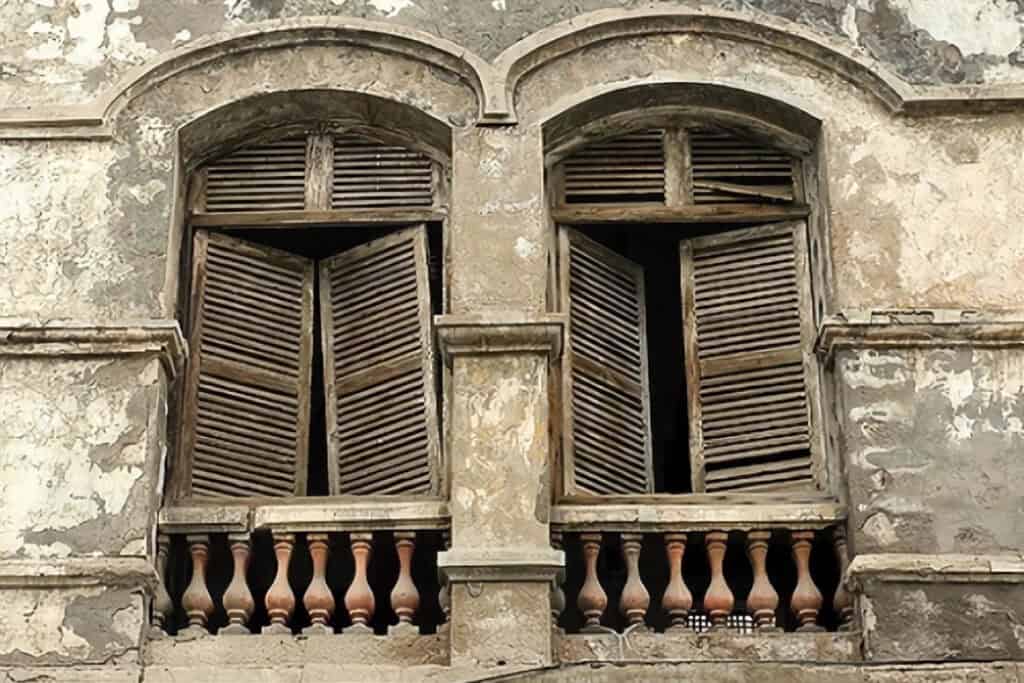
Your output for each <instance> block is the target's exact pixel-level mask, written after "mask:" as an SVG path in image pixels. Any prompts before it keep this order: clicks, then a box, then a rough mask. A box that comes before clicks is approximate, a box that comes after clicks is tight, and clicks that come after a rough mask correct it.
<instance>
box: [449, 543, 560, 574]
mask: <svg viewBox="0 0 1024 683" xmlns="http://www.w3.org/2000/svg"><path fill="white" fill-rule="evenodd" d="M437 568H438V570H439V571H441V572H443V573H444V575H445V576H446V577H447V578H448V580H449V581H453V582H458V583H504V582H514V583H547V582H549V581H552V580H553V579H554V578H555V577H556V576H558V574H559V572H561V571H562V570H563V569H564V568H565V553H564V552H563V551H561V550H555V549H554V548H536V547H525V548H516V547H509V548H500V549H493V550H482V549H470V550H447V551H444V552H440V553H438V554H437Z"/></svg>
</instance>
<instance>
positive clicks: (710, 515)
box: [551, 503, 846, 533]
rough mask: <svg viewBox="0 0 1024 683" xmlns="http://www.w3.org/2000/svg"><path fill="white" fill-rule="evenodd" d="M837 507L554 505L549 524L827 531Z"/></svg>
mask: <svg viewBox="0 0 1024 683" xmlns="http://www.w3.org/2000/svg"><path fill="white" fill-rule="evenodd" d="M845 519H846V508H845V507H844V506H843V505H839V504H837V503H794V504H776V505H685V504H676V505H672V504H651V505H571V504H569V505H565V504H560V505H555V506H554V507H553V508H552V510H551V525H552V526H554V527H561V528H563V529H566V530H569V531H629V532H635V533H658V532H687V531H693V532H700V531H731V530H739V531H750V530H753V529H791V530H797V529H799V530H812V529H825V528H828V527H830V526H834V525H836V524H839V523H842V522H843V521H845Z"/></svg>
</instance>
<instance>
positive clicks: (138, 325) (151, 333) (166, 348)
mask: <svg viewBox="0 0 1024 683" xmlns="http://www.w3.org/2000/svg"><path fill="white" fill-rule="evenodd" d="M148 354H156V355H158V356H159V357H160V360H161V361H162V362H163V364H164V367H165V368H166V369H167V372H168V374H169V375H170V377H171V379H172V380H173V379H174V378H175V377H176V376H177V375H178V373H179V372H180V371H181V369H182V367H183V366H184V363H185V359H186V358H187V357H188V344H187V342H186V341H185V337H184V335H182V333H181V327H180V326H179V325H178V321H177V320H167V319H152V320H130V321H124V322H112V323H90V322H78V321H74V320H42V321H40V320H30V319H24V318H0V357H3V356H51V357H52V356H134V355H148Z"/></svg>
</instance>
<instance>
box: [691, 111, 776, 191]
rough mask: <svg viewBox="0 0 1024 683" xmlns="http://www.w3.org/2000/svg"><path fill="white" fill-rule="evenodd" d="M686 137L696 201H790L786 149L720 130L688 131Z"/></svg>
mask: <svg viewBox="0 0 1024 683" xmlns="http://www.w3.org/2000/svg"><path fill="white" fill-rule="evenodd" d="M689 139H690V164H691V168H692V172H693V201H694V203H695V204H711V203H736V202H743V203H746V202H757V201H764V200H769V201H780V202H791V201H793V197H794V190H793V159H792V157H790V156H789V155H788V154H787V153H786V152H783V151H780V150H777V149H774V148H773V147H770V146H768V145H765V144H764V143H761V142H756V141H752V140H746V139H743V138H741V137H739V136H737V135H735V134H734V133H730V132H726V131H720V130H712V129H698V130H691V131H689Z"/></svg>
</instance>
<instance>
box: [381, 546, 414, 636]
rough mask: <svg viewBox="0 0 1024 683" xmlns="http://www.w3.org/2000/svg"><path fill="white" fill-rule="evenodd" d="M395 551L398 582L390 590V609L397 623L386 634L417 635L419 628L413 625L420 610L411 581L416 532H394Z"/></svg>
mask: <svg viewBox="0 0 1024 683" xmlns="http://www.w3.org/2000/svg"><path fill="white" fill-rule="evenodd" d="M395 550H396V551H397V552H398V567H399V569H398V581H396V582H395V587H394V588H393V589H392V590H391V609H393V610H394V611H395V614H396V615H398V623H397V624H396V625H394V626H392V627H391V628H389V629H388V633H390V634H392V635H394V634H399V633H412V634H418V633H419V632H420V629H419V627H417V626H415V625H413V623H412V620H413V618H415V616H416V610H418V609H419V608H420V592H419V591H418V590H417V589H416V584H415V583H414V582H413V580H412V557H413V554H414V553H415V552H416V532H415V531H396V532H395Z"/></svg>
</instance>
